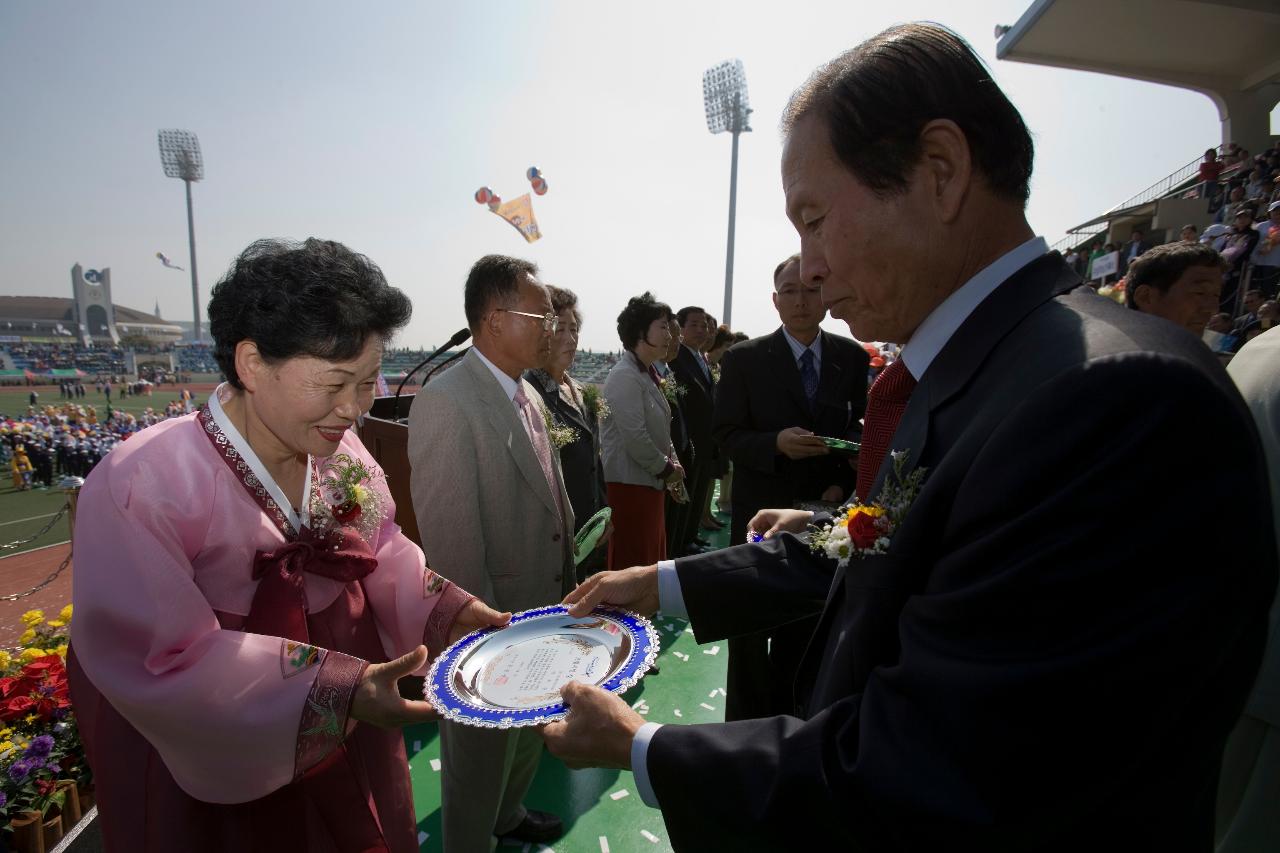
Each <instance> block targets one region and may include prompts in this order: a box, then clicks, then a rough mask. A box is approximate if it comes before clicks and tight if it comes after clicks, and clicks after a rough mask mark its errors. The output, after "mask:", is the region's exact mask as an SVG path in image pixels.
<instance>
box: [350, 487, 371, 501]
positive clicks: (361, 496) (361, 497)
mask: <svg viewBox="0 0 1280 853" xmlns="http://www.w3.org/2000/svg"><path fill="white" fill-rule="evenodd" d="M351 494H352V495H354V496H355V499H356V503H358V504H360V505H361V506H364V502H365V501H366V500H368V499H369V490H368V489H366V488H365V487H364V486H362V485H360V484H359V483H356V484H355V485H354V486H352V487H351Z"/></svg>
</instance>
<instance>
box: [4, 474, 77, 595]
mask: <svg viewBox="0 0 1280 853" xmlns="http://www.w3.org/2000/svg"><path fill="white" fill-rule="evenodd" d="M76 482H79V481H78V480H77V481H76ZM79 491H80V489H79V487H78V486H72V487H69V488H67V489H66V492H67V502H66V503H64V504H63V505H62V508H61V509H59V510H58V511H57V512H56V513H55V514H54V516H53V518H51V519H49V523H48V524H46V525H45V526H44V527H42V528H40V530H39V531H37V532H36V533H35V534H33V535H31V536H28V537H26V538H25V539H15V540H14V541H12V542H5V543H0V552H4V551H15V550H17V549H18V548H21V547H22V546H23V545H30V544H31V543H32V542H34V541H36V540H37V539H39V538H40V537H41V536H44V535H45V534H46V533H48V532H49V531H50V530H52V529H53V526H54V525H55V524H57V523H58V521H59V520H60V519H61V518H62V516H64V515H66V514H67V513H68V512H69V513H71V518H72V522H73V523H74V519H75V500H76V496H77V495H78V494H79ZM70 565H71V552H70V551H68V552H67V556H66V558H65V559H63V561H62V563H61V565H59V566H58V568H56V569H54V570H53V572H52V573H50V575H49V576H48V577H47V578H45V579H44V580H42V581H40V583H38V584H36V585H35V586H33V587H31V588H30V589H26V590H23V591H22V592H14V593H10V594H8V595H0V601H17V600H18V599H20V598H26V597H27V596H29V595H35V594H36V593H37V592H39V591H40V590H42V589H44V588H45V587H46V586H48V585H49V584H51V583H53V582H54V581H55V580H57V579H58V576H59V575H61V574H62V573H63V572H64V571H65V570H66V568H67V566H70Z"/></svg>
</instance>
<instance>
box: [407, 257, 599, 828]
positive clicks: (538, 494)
mask: <svg viewBox="0 0 1280 853" xmlns="http://www.w3.org/2000/svg"><path fill="white" fill-rule="evenodd" d="M537 272H538V268H537V267H536V266H535V265H534V264H532V263H530V262H529V261H523V260H519V259H517V258H509V257H504V256H501V255H486V256H485V257H483V258H481V259H480V260H479V261H477V262H476V263H475V265H474V266H473V267H472V268H471V272H470V274H469V275H468V276H467V283H466V294H465V306H466V312H467V324H468V326H469V327H470V328H471V334H472V336H473V339H474V341H475V345H474V347H472V349H471V351H470V352H469V353H467V355H466V356H464V357H463V358H462V360H461V362H460V363H459V364H458V365H457V366H456V367H455V368H453V369H451V370H449V371H448V372H446V373H445V374H443V375H442V376H441V377H440V378H438V379H436V380H435V381H434V382H431V383H430V384H428V385H427V386H425V387H424V388H423V390H422V392H421V393H419V394H418V398H417V400H416V401H415V402H414V406H413V409H412V411H411V413H410V417H409V461H410V464H411V466H412V475H411V486H412V490H413V505H414V510H415V512H416V513H417V517H418V529H419V530H420V531H421V533H422V548H423V550H424V551H425V552H426V554H427V560H428V562H429V563H430V565H431V566H432V568H434V569H435V570H436V571H437V572H439V573H440V574H442V575H444V576H445V577H447V578H449V579H450V580H452V581H454V582H455V583H458V584H460V585H461V586H462V587H463V588H465V589H468V590H472V591H473V592H474V594H475V595H477V596H479V597H480V598H482V599H483V600H484V601H485V602H486V603H487V604H489V605H490V606H492V607H496V608H497V609H499V610H509V611H516V610H527V609H529V608H531V607H537V606H540V605H544V604H552V603H555V602H558V601H559V600H560V599H561V598H563V597H564V595H565V594H567V593H568V592H569V591H570V590H571V589H572V588H573V585H574V583H573V582H574V572H573V508H572V506H571V504H570V503H569V496H568V494H567V493H566V492H565V488H564V479H563V476H562V474H561V471H560V462H559V458H558V456H557V455H556V453H555V452H554V451H553V450H552V449H551V445H550V441H549V439H548V436H547V431H546V424H545V421H544V415H543V409H542V402H541V397H540V396H539V394H538V392H537V391H536V390H535V389H534V388H533V386H531V385H529V383H527V382H525V381H523V380H522V379H521V378H520V376H521V374H522V373H524V371H525V370H528V369H530V368H533V367H537V366H538V364H540V363H541V361H542V359H543V357H544V356H545V354H546V352H547V351H548V348H549V347H550V344H551V334H552V332H553V331H554V329H555V326H556V318H555V314H553V313H552V311H551V299H550V297H549V296H548V294H547V290H546V288H545V287H544V286H543V285H542V284H541V283H540V282H539V281H538V278H537ZM432 651H439V650H438V649H433V650H432ZM440 751H441V759H442V763H443V767H442V770H443V784H442V798H443V811H444V814H443V823H444V847H445V850H446V851H447V853H487V851H489V850H490V849H491V847H492V844H493V842H494V836H495V835H497V836H504V837H508V838H515V839H518V840H521V841H529V842H547V841H552V840H554V839H556V838H558V837H559V836H560V835H561V833H562V832H563V827H562V824H561V822H560V819H559V818H557V817H556V816H555V815H552V814H547V813H546V812H538V811H533V810H530V809H526V808H525V806H524V804H523V802H522V800H523V799H524V795H525V793H526V792H527V791H528V789H529V784H530V783H531V782H532V781H533V775H534V772H535V771H536V770H537V767H538V759H539V758H540V756H541V754H542V740H541V738H539V737H538V735H537V733H536V732H535V731H534V730H533V729H528V728H523V729H509V730H496V729H480V728H468V727H466V726H461V725H458V724H455V723H450V722H447V721H443V720H442V721H441V723H440Z"/></svg>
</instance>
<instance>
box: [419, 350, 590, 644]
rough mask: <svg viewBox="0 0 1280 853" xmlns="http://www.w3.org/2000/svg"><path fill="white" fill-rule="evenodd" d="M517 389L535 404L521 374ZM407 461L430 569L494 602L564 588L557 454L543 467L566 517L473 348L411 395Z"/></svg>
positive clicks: (564, 500)
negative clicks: (550, 472)
mask: <svg viewBox="0 0 1280 853" xmlns="http://www.w3.org/2000/svg"><path fill="white" fill-rule="evenodd" d="M521 382H524V380H521ZM524 391H525V394H527V395H528V397H529V399H530V400H532V401H534V404H535V405H537V406H538V407H539V408H541V406H542V398H541V397H540V396H539V394H538V392H537V391H536V390H535V389H534V388H533V386H531V385H529V384H528V383H527V382H524ZM409 463H410V466H411V469H412V470H411V473H410V487H411V489H412V493H413V507H414V512H415V514H416V515H417V518H418V530H419V531H420V532H421V534H422V550H423V551H424V552H426V555H427V564H428V565H429V566H431V568H432V569H433V570H434V571H436V572H438V573H440V574H441V575H444V576H445V577H446V578H448V579H449V580H451V581H453V582H454V583H456V584H458V585H459V586H461V587H462V588H463V589H465V590H466V591H468V592H470V593H472V594H473V595H476V596H479V597H480V598H482V599H484V601H485V603H487V604H489V605H490V606H492V607H496V608H498V609H499V610H511V611H517V610H527V609H529V608H531V607H538V606H541V605H544V604H554V603H557V602H559V601H560V600H561V599H562V598H563V597H564V596H565V595H566V594H567V593H568V592H569V591H570V590H571V589H572V588H573V586H574V571H573V529H574V528H573V508H572V506H571V505H570V503H569V496H568V494H567V493H565V489H564V477H563V475H562V474H561V471H560V460H559V458H558V455H557V454H556V453H555V452H554V451H553V452H552V466H553V468H554V472H555V480H556V488H557V489H558V490H559V491H560V506H563V507H564V514H565V515H566V516H567V517H566V518H561V517H560V512H559V510H558V509H557V506H556V501H555V499H554V498H553V497H552V493H551V490H550V488H548V486H547V478H546V477H545V476H544V475H543V473H542V466H541V465H540V464H539V463H538V457H537V454H536V453H535V452H534V450H533V445H532V443H531V442H530V441H529V436H528V434H527V433H526V432H525V428H524V424H523V422H522V420H521V418H520V416H519V414H517V412H516V408H515V406H514V405H513V404H512V402H511V400H510V399H509V398H508V397H507V396H506V393H505V392H504V391H503V390H502V386H501V385H499V384H498V380H497V379H496V378H495V377H494V375H493V374H492V373H491V372H490V371H489V369H488V367H486V366H485V364H484V363H483V362H482V361H480V359H479V357H478V356H477V355H476V354H475V353H474V352H469V353H467V355H466V356H464V357H463V358H462V361H461V362H460V363H459V364H458V365H457V367H455V368H453V369H451V370H449V371H448V372H446V373H444V374H443V375H441V376H440V377H439V378H438V379H435V380H433V381H432V382H430V383H428V384H427V386H426V387H425V388H424V389H423V390H422V391H421V392H420V393H419V394H418V396H417V399H416V400H414V403H413V408H412V409H411V410H410V414H409ZM432 651H437V650H434V649H433V650H432Z"/></svg>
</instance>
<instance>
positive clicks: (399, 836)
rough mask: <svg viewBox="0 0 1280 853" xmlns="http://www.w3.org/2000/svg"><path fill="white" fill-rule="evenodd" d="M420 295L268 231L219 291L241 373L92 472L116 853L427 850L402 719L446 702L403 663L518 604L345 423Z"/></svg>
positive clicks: (104, 775) (90, 680) (362, 262)
mask: <svg viewBox="0 0 1280 853" xmlns="http://www.w3.org/2000/svg"><path fill="white" fill-rule="evenodd" d="M410 310H411V309H410V304H409V300H408V299H407V298H406V297H405V295H404V294H403V293H401V292H400V291H399V290H397V289H395V288H393V287H391V286H389V285H388V284H387V282H386V279H385V278H384V277H383V275H382V273H381V271H380V270H379V269H378V268H377V267H376V266H375V265H374V264H373V263H371V262H370V261H369V260H368V259H367V258H365V257H363V256H361V255H358V254H355V253H354V252H351V251H350V250H349V249H347V248H346V247H344V246H342V245H340V244H338V243H333V242H325V241H319V240H307V241H306V242H305V243H302V244H286V243H281V242H272V241H261V242H259V243H255V244H254V245H252V246H250V247H249V248H248V249H247V250H245V252H244V253H243V254H242V255H241V256H240V257H239V258H238V259H237V260H236V262H235V264H234V265H233V266H232V268H231V270H230V271H229V272H228V273H227V275H226V276H225V277H224V278H223V279H222V280H221V281H220V282H219V283H218V285H217V286H216V287H215V288H214V290H213V296H212V299H211V300H210V303H209V320H210V328H211V331H212V334H213V338H214V342H215V343H214V347H215V355H216V358H217V360H218V364H219V366H220V367H221V368H222V371H223V373H224V374H225V375H226V377H227V382H226V383H224V384H223V385H221V386H220V387H219V388H218V390H217V391H215V392H214V394H213V396H212V397H211V398H210V399H209V402H208V404H207V405H205V406H203V407H201V408H200V409H199V410H198V411H197V412H195V413H193V414H190V415H186V416H184V417H180V418H175V419H173V420H168V421H165V422H163V423H161V424H157V425H156V426H153V427H151V428H149V429H146V430H144V431H143V432H141V433H139V434H138V435H136V436H134V438H133V439H132V440H130V441H129V442H128V443H127V444H123V445H121V446H120V447H118V448H117V449H116V450H115V451H113V452H112V453H111V454H110V455H109V456H108V457H107V458H106V459H104V460H103V461H102V463H101V464H99V465H98V466H97V468H96V469H95V470H94V472H93V474H92V475H91V476H90V477H89V479H88V482H87V483H86V484H85V486H84V489H83V491H82V492H81V495H80V501H79V508H78V512H77V515H78V519H77V523H76V530H75V550H76V558H75V581H74V591H73V601H74V604H75V609H76V619H75V623H74V627H73V628H72V652H71V654H70V655H69V663H68V665H69V669H70V672H71V692H72V700H73V704H74V707H75V711H76V714H77V719H78V721H79V725H80V728H81V733H82V736H83V739H84V743H85V748H86V751H87V753H88V758H89V763H90V765H91V766H92V767H93V770H94V775H95V780H96V785H97V799H98V804H99V820H100V822H101V826H102V831H103V838H104V841H105V843H106V848H107V849H108V850H110V851H130V853H135V852H136V851H178V850H181V851H230V850H235V851H256V850H262V851H273V853H274V851H332V853H346V851H395V852H396V853H399V851H405V853H407V851H416V850H417V849H418V842H417V832H416V825H415V817H414V809H413V798H412V791H411V789H410V782H409V774H408V763H407V761H406V756H405V750H404V742H403V739H402V735H401V732H400V727H401V726H403V725H406V724H409V723H413V722H418V721H423V720H428V719H433V718H434V716H435V711H434V709H432V707H431V706H430V705H429V704H427V703H426V702H421V701H417V702H415V701H407V700H405V699H402V698H401V697H400V695H399V692H398V690H397V686H396V682H397V680H398V679H399V678H401V677H403V676H405V675H409V674H413V673H419V674H421V673H423V672H424V671H425V667H426V663H427V659H428V652H427V649H428V648H429V649H430V650H431V651H432V652H434V653H438V652H440V651H442V650H443V649H444V648H445V646H446V645H448V643H449V642H450V641H451V640H452V639H454V638H456V637H458V636H461V635H462V634H464V633H466V632H467V631H470V630H473V629H475V628H477V627H482V626H487V625H500V624H503V623H505V621H506V619H508V618H509V614H499V613H497V612H495V611H493V610H492V609H490V608H488V607H486V606H485V605H484V604H483V603H482V602H480V601H479V600H477V599H475V598H473V597H472V596H471V595H469V594H468V593H466V592H464V591H463V590H461V589H459V588H458V587H456V586H454V585H453V584H452V583H450V582H449V581H447V580H445V579H444V578H441V577H439V576H438V575H436V574H435V573H433V572H432V571H431V570H430V569H428V568H427V567H426V565H425V564H424V559H423V555H422V551H421V550H420V549H419V548H418V547H417V546H416V545H414V544H413V543H412V542H410V541H409V540H408V539H407V538H406V537H405V536H404V534H403V533H401V531H400V528H399V527H398V526H397V525H396V524H395V522H394V521H393V518H394V515H395V507H394V505H393V504H392V501H391V496H390V494H389V493H388V491H387V488H386V483H385V480H384V478H383V476H382V472H381V471H380V470H379V469H378V466H377V464H376V463H375V462H374V461H373V459H372V458H371V457H370V455H369V453H368V452H367V451H366V450H365V448H364V446H363V445H362V444H361V443H360V440H359V439H358V438H356V436H355V435H354V434H353V433H352V432H351V431H350V428H351V426H352V425H353V424H354V423H355V421H356V419H357V418H358V417H359V416H360V415H361V414H362V413H363V412H364V411H366V410H367V409H368V407H369V405H370V403H371V401H372V396H373V387H374V382H375V380H376V378H377V376H378V373H379V367H380V363H381V356H382V348H383V345H384V343H385V342H386V340H387V339H388V338H389V337H390V336H391V334H393V333H394V332H395V331H396V330H397V329H399V328H401V327H402V326H403V325H404V324H405V323H406V322H407V321H408V319H409V314H410ZM424 645H425V646H426V648H423V646H424Z"/></svg>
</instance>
